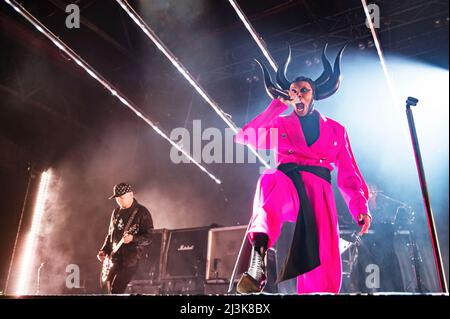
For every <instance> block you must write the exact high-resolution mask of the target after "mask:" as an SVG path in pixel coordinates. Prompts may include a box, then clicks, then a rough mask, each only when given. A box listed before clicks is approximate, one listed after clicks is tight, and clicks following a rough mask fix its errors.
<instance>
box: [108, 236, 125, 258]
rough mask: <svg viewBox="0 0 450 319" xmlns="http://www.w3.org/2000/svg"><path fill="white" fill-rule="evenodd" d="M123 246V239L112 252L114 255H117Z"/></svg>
mask: <svg viewBox="0 0 450 319" xmlns="http://www.w3.org/2000/svg"><path fill="white" fill-rule="evenodd" d="M122 245H123V238H122V239H121V240H120V241H119V242H118V243H117V245H115V246H114V248H113V250H112V253H111V254H112V255H113V254H115V253H117V251H118V250H119V249H120V247H121V246H122Z"/></svg>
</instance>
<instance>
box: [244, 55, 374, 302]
mask: <svg viewBox="0 0 450 319" xmlns="http://www.w3.org/2000/svg"><path fill="white" fill-rule="evenodd" d="M342 51H343V50H341V52H340V53H339V55H338V58H337V59H336V61H337V62H336V63H335V70H334V73H333V72H331V65H328V64H329V62H328V60H327V59H326V55H325V49H324V53H323V63H324V65H325V71H324V74H325V72H328V74H327V75H325V76H324V74H322V76H321V77H320V78H318V79H317V80H316V81H312V80H311V79H309V78H305V77H299V78H297V79H296V80H294V81H289V80H287V79H286V77H285V73H284V74H283V73H282V74H280V71H279V72H278V74H277V81H278V85H274V84H272V82H271V78H270V75H269V73H268V71H267V69H266V68H265V67H264V66H263V65H262V64H261V66H262V67H263V71H264V75H265V84H266V89H267V91H268V93H269V95H270V96H271V97H273V98H274V99H273V100H272V102H271V103H270V105H269V106H268V107H267V109H266V110H265V111H264V112H262V113H261V114H259V115H258V116H257V117H256V118H255V119H253V120H252V121H250V122H249V123H248V124H247V125H245V126H244V127H243V128H242V129H241V130H240V131H239V132H238V133H237V135H236V136H235V142H236V143H241V144H250V145H252V146H253V147H255V148H256V149H272V150H274V152H275V161H276V164H277V166H278V165H280V164H283V163H295V164H296V165H299V166H301V167H304V166H308V167H314V168H317V167H320V168H326V169H327V170H329V171H332V170H333V169H334V168H336V169H337V186H338V188H339V190H340V192H341V194H342V195H343V198H344V200H345V203H346V204H347V206H348V209H349V211H350V213H351V214H352V216H353V218H354V220H355V222H356V223H357V224H358V225H360V226H361V227H362V230H361V234H362V233H366V232H367V231H368V228H369V226H370V222H371V216H370V213H369V211H368V206H367V201H368V189H367V186H366V184H365V182H364V179H363V177H362V175H361V173H360V171H359V169H358V166H357V164H356V161H355V157H354V155H353V152H352V149H351V147H350V141H349V137H348V135H347V132H346V129H345V128H344V126H342V125H341V124H339V123H338V122H336V121H334V120H332V119H330V118H327V117H325V116H323V115H322V114H320V113H319V112H318V111H317V110H314V100H320V99H323V98H326V97H328V96H330V95H331V94H333V93H334V92H336V90H337V87H338V86H339V79H340V74H336V73H339V72H340V65H339V63H340V57H341V55H342ZM289 59H290V55H289V58H288V61H287V62H285V65H284V66H283V67H280V68H279V70H280V69H281V70H284V72H285V71H286V68H287V65H288V63H289ZM326 78H328V80H326V81H325V80H324V79H326ZM333 78H334V79H333ZM283 80H285V81H284V83H283ZM327 81H328V82H327ZM330 81H334V82H333V83H330ZM280 82H281V84H280ZM336 83H337V84H336ZM283 84H284V87H283ZM327 85H328V86H327ZM289 105H291V106H292V107H293V109H294V111H293V112H292V113H290V114H289V115H286V116H281V114H282V113H283V112H285V111H286V110H287V109H288V108H289ZM302 126H305V128H303V127H302ZM306 130H308V131H307V133H308V134H306ZM298 174H300V177H301V179H302V181H303V184H304V189H305V191H306V195H307V198H308V199H309V201H310V203H311V206H312V211H313V215H314V216H313V217H314V218H315V224H316V228H317V229H316V231H317V240H318V254H319V256H318V257H319V258H320V264H319V265H318V266H316V267H315V268H314V269H312V270H310V271H308V272H306V273H303V274H301V275H299V276H297V291H298V293H338V292H339V290H340V286H341V274H342V271H341V256H340V252H339V232H338V216H337V211H336V205H335V200H334V195H333V189H332V185H331V183H330V182H329V181H326V180H324V179H323V178H321V177H318V176H316V175H315V174H312V173H310V172H308V171H300V172H298ZM299 205H300V200H299V196H298V191H297V189H296V187H295V186H294V184H293V181H292V180H291V179H290V178H289V177H288V176H287V175H285V174H284V173H283V172H282V171H280V170H279V169H269V170H266V171H265V172H264V173H263V174H262V176H261V177H260V178H259V180H258V184H257V187H256V194H255V197H254V202H253V215H252V219H251V221H250V228H249V240H250V242H251V243H252V245H253V246H254V248H255V249H254V251H253V254H252V261H251V266H250V268H249V271H248V272H246V273H245V274H244V276H243V277H242V278H241V280H240V282H239V283H238V287H237V291H238V292H239V293H251V292H259V291H261V290H262V288H263V286H264V284H265V279H266V277H265V264H264V256H265V255H264V252H265V251H266V250H267V249H268V248H270V247H271V246H273V245H274V244H275V243H276V241H277V239H278V237H279V235H280V231H281V228H282V225H283V223H284V222H296V220H297V217H298V214H299ZM255 234H258V235H263V236H262V238H263V239H264V238H265V240H266V243H265V244H261V240H260V243H259V244H258V243H257V242H258V238H256V239H255ZM260 237H261V236H260ZM255 241H256V244H255ZM263 242H264V240H263ZM255 245H256V247H255ZM260 246H264V247H262V248H261V247H260ZM252 267H253V268H252Z"/></svg>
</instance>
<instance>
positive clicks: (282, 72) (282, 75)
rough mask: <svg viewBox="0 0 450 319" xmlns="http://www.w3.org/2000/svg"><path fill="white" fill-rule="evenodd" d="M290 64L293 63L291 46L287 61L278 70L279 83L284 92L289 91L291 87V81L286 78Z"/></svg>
mask: <svg viewBox="0 0 450 319" xmlns="http://www.w3.org/2000/svg"><path fill="white" fill-rule="evenodd" d="M289 63H291V46H289V52H288V56H287V58H286V60H285V61H284V63H283V65H281V66H280V67H279V68H278V70H277V83H278V85H279V86H280V87H281V88H282V89H283V90H289V87H290V86H291V81H289V80H288V78H287V76H286V73H287V68H288V66H289Z"/></svg>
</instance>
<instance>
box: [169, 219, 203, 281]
mask: <svg viewBox="0 0 450 319" xmlns="http://www.w3.org/2000/svg"><path fill="white" fill-rule="evenodd" d="M210 228H211V227H209V226H208V227H199V228H186V229H176V230H171V231H169V238H168V241H167V247H166V250H165V254H164V255H165V260H164V263H163V265H164V267H163V276H162V279H163V280H173V279H189V278H203V279H204V277H205V268H206V246H207V242H208V231H209V229H210Z"/></svg>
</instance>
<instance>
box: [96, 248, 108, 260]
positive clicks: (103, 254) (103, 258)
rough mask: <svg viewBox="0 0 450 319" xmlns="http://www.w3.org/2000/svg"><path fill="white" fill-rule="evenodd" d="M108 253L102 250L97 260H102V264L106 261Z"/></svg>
mask: <svg viewBox="0 0 450 319" xmlns="http://www.w3.org/2000/svg"><path fill="white" fill-rule="evenodd" d="M105 257H106V253H105V252H104V251H103V250H100V251H99V252H98V254H97V259H98V260H100V262H103V260H105Z"/></svg>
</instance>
